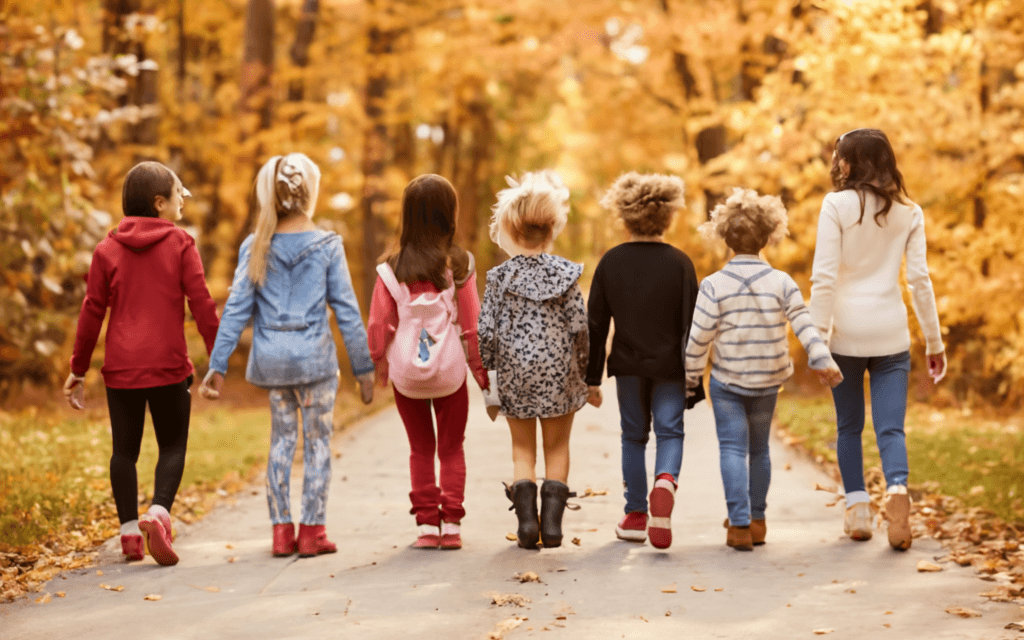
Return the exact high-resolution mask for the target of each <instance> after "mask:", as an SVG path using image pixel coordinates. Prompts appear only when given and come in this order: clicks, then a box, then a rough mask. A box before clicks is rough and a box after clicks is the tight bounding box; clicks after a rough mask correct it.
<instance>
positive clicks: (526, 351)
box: [479, 171, 588, 549]
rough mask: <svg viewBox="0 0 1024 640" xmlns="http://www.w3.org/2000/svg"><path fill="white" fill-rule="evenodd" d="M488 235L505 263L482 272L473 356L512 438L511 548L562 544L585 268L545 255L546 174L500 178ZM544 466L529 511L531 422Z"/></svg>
mask: <svg viewBox="0 0 1024 640" xmlns="http://www.w3.org/2000/svg"><path fill="white" fill-rule="evenodd" d="M507 180H508V183H509V188H508V189H504V190H502V191H500V192H498V202H497V204H495V205H494V215H493V216H492V218H491V227H490V236H491V240H493V241H494V242H496V243H497V244H498V246H499V247H501V248H502V249H503V250H504V251H505V252H506V253H508V254H509V255H510V256H511V258H509V259H508V260H506V261H505V262H504V263H502V264H500V265H498V266H497V267H494V268H493V269H491V270H490V271H488V272H487V288H486V290H485V291H484V302H483V307H482V308H481V309H480V320H479V339H480V356H481V358H482V359H483V365H484V367H485V368H486V369H488V370H492V371H495V372H496V380H497V388H498V398H499V400H500V410H501V412H502V413H503V414H504V415H505V417H506V420H507V421H508V426H509V430H510V431H511V433H512V462H513V469H514V481H513V483H512V485H511V486H506V489H505V493H506V495H507V496H508V498H509V499H510V500H511V501H512V505H513V506H512V508H514V509H515V511H516V516H517V517H518V520H519V529H518V533H517V538H518V542H519V546H520V547H523V548H527V549H535V548H537V543H538V542H540V541H543V544H544V546H545V547H557V546H559V545H561V544H562V514H563V512H564V510H565V506H566V500H567V499H568V498H569V497H571V496H572V495H574V494H571V493H570V492H569V487H568V485H567V484H566V483H567V482H568V479H569V434H570V431H571V430H572V420H573V416H574V414H575V413H576V412H577V411H579V410H580V409H581V408H582V407H583V405H584V404H586V402H587V398H588V392H587V385H586V383H585V382H584V381H583V377H584V375H585V373H586V369H587V348H588V338H587V336H588V333H587V315H586V309H585V308H584V305H583V294H582V293H581V291H580V286H579V284H578V282H577V281H578V280H579V277H580V275H581V274H582V273H583V265H580V264H576V263H573V262H570V261H568V260H566V259H565V258H561V257H559V256H555V255H552V254H551V253H550V251H551V247H552V245H553V244H554V240H555V237H556V236H557V235H558V234H559V233H560V232H561V231H562V229H563V228H565V223H566V219H567V216H568V213H569V190H568V189H567V188H566V187H565V185H564V184H563V183H562V180H561V178H559V177H558V175H557V174H556V173H554V172H552V171H540V172H531V173H526V174H524V175H523V176H522V177H521V178H520V179H519V180H514V179H512V178H507ZM538 420H539V421H540V428H541V433H542V438H543V446H544V464H545V467H546V470H545V475H546V478H545V480H544V483H543V485H542V486H541V488H540V499H541V507H540V513H539V514H538V511H537V476H536V470H535V467H536V464H537V421H538Z"/></svg>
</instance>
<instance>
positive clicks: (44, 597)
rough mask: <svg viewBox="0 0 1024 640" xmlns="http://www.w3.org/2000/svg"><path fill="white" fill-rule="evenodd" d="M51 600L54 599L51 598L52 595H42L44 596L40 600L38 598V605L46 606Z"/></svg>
mask: <svg viewBox="0 0 1024 640" xmlns="http://www.w3.org/2000/svg"><path fill="white" fill-rule="evenodd" d="M51 599H52V598H50V594H48V593H47V594H46V595H42V596H39V597H38V598H36V604H46V603H47V602H49V601H50V600H51Z"/></svg>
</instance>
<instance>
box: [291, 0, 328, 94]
mask: <svg viewBox="0 0 1024 640" xmlns="http://www.w3.org/2000/svg"><path fill="white" fill-rule="evenodd" d="M319 13H320V0H305V1H304V2H303V3H302V15H301V16H300V17H299V24H298V27H296V29H295V41H294V42H293V43H292V46H291V49H289V50H288V55H289V56H291V59H292V64H294V65H295V66H296V67H299V68H303V69H304V68H306V66H307V65H308V64H309V45H310V44H312V43H313V33H314V32H315V31H316V20H317V15H318V14H319ZM305 93H306V87H305V83H304V82H303V81H302V79H301V78H296V79H295V80H292V81H291V82H290V83H289V84H288V101H289V102H300V101H302V99H303V98H304V97H305Z"/></svg>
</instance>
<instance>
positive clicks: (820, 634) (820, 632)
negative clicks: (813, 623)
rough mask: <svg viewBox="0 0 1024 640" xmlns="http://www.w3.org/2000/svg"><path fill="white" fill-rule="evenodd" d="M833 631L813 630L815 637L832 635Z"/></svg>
mask: <svg viewBox="0 0 1024 640" xmlns="http://www.w3.org/2000/svg"><path fill="white" fill-rule="evenodd" d="M833 631H835V629H815V630H814V635H816V636H823V635H825V634H826V633H832V632H833Z"/></svg>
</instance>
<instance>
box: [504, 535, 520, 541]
mask: <svg viewBox="0 0 1024 640" xmlns="http://www.w3.org/2000/svg"><path fill="white" fill-rule="evenodd" d="M505 539H506V540H513V541H515V540H518V539H519V538H517V537H516V534H514V533H506V534H505Z"/></svg>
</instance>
